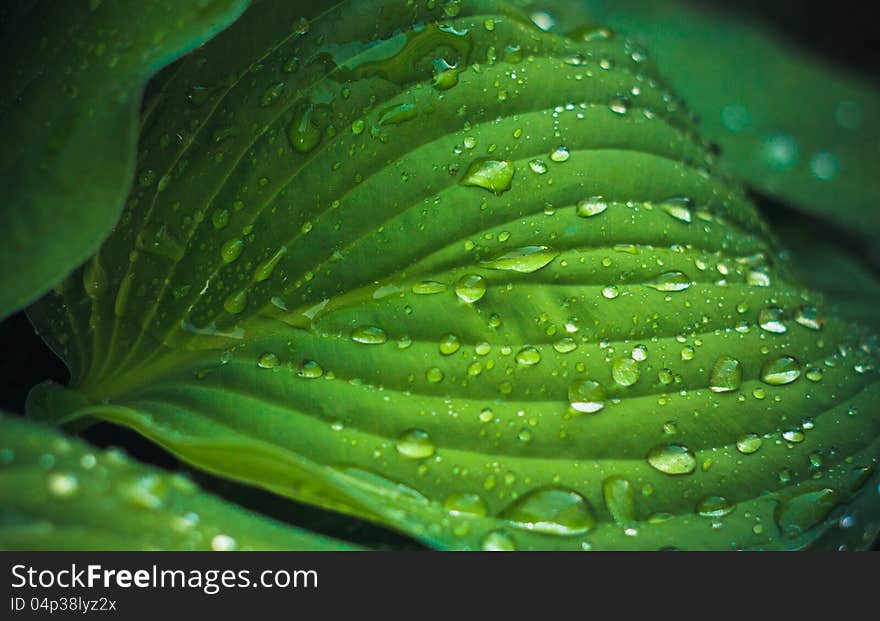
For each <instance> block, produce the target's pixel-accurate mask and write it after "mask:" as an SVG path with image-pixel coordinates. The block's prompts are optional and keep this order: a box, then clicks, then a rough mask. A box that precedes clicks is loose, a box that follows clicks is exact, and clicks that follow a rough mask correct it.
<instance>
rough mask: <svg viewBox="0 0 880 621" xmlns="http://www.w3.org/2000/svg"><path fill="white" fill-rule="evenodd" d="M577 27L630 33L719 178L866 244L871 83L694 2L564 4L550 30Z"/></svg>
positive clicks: (877, 136)
mask: <svg viewBox="0 0 880 621" xmlns="http://www.w3.org/2000/svg"><path fill="white" fill-rule="evenodd" d="M524 4H525V5H527V6H530V5H535V6H541V5H540V4H539V3H534V2H528V1H526V2H524ZM553 12H554V11H551V13H553ZM584 20H587V21H592V22H599V23H602V24H607V25H609V26H612V27H613V28H615V29H619V30H621V31H623V32H626V33H628V34H631V35H634V36H636V37H637V38H638V40H639V41H640V42H642V43H643V44H644V45H645V46H646V48H647V49H648V50H649V51H650V56H651V58H652V59H654V60H655V61H656V62H657V63H658V64H659V66H660V67H662V73H663V75H664V77H666V78H668V80H669V82H670V83H671V85H672V86H673V87H674V88H675V89H676V92H678V93H679V95H681V96H682V97H683V98H684V99H685V100H686V101H687V102H688V105H689V106H690V107H691V108H692V109H693V110H694V111H695V112H696V113H697V114H698V115H699V116H700V118H701V127H702V133H703V136H704V137H705V138H707V139H710V140H713V141H716V142H717V143H718V144H720V145H721V148H722V151H723V157H722V159H721V164H722V166H723V167H724V168H725V169H726V170H728V171H730V172H731V173H733V174H735V175H737V176H739V177H741V178H743V179H744V180H746V181H747V182H748V183H749V184H752V185H755V186H756V187H759V188H761V189H763V190H764V191H766V192H769V193H771V194H773V195H774V196H777V197H781V198H783V199H785V200H788V201H790V202H792V203H794V204H795V205H798V206H801V207H803V208H805V209H806V210H808V211H809V212H811V213H813V214H817V215H820V216H822V217H823V218H827V219H828V220H831V221H832V222H834V223H836V224H837V225H839V226H842V227H845V228H846V229H848V230H850V231H852V232H854V233H857V234H859V235H862V236H864V238H865V239H866V240H867V241H868V242H869V243H870V244H872V245H874V244H876V239H877V235H878V234H880V210H878V209H877V204H878V202H880V175H878V174H877V170H878V168H880V151H878V149H877V144H878V141H880V87H878V85H877V84H876V83H873V82H871V81H869V80H866V79H865V78H864V77H861V76H858V75H854V74H852V73H851V72H850V71H849V70H847V69H846V68H845V67H840V66H834V65H832V64H829V62H828V61H825V60H822V59H819V58H817V57H816V56H815V55H814V54H811V53H809V52H807V51H805V50H803V49H799V48H798V47H797V46H795V45H793V44H792V43H791V42H790V41H787V40H785V39H784V38H783V37H782V36H780V35H779V34H778V33H775V32H772V31H770V30H769V29H768V28H767V27H766V26H761V25H760V24H758V23H756V22H755V21H750V20H747V19H746V18H744V17H742V16H741V15H735V14H732V13H730V12H719V11H713V10H712V9H711V8H709V7H707V6H701V4H700V3H699V2H684V1H681V0H678V1H676V0H672V1H664V2H653V1H651V0H583V2H580V3H575V2H573V3H564V4H562V5H560V7H559V12H558V23H557V24H556V27H558V28H559V29H562V30H564V29H566V28H570V27H572V26H573V25H580V23H582V22H583V21H584ZM875 258H876V257H875Z"/></svg>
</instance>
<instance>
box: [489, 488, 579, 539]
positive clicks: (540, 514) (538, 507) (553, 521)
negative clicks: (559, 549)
mask: <svg viewBox="0 0 880 621" xmlns="http://www.w3.org/2000/svg"><path fill="white" fill-rule="evenodd" d="M499 517H501V518H502V519H504V520H507V521H509V522H510V523H511V524H512V525H514V526H516V527H518V528H523V529H526V530H531V531H535V532H539V533H545V534H549V535H579V534H583V533H586V532H588V531H589V530H590V529H592V528H593V525H594V524H595V523H596V519H595V518H594V517H593V512H592V510H591V509H590V505H589V504H588V503H587V501H586V499H585V498H584V497H583V496H581V495H580V494H578V493H577V492H575V491H572V490H569V489H564V488H559V487H546V488H542V489H538V490H534V491H532V492H529V493H528V494H526V495H524V496H522V497H521V498H519V499H517V500H515V501H514V502H513V503H512V504H510V505H509V506H508V507H507V508H506V509H505V510H504V511H502V513H501V515H500V516H499Z"/></svg>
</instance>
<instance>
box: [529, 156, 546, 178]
mask: <svg viewBox="0 0 880 621" xmlns="http://www.w3.org/2000/svg"><path fill="white" fill-rule="evenodd" d="M529 169H530V170H531V171H532V172H533V173H535V174H537V175H543V174H544V173H546V172H547V164H545V163H544V161H543V160H537V159H536V160H531V161H530V162H529Z"/></svg>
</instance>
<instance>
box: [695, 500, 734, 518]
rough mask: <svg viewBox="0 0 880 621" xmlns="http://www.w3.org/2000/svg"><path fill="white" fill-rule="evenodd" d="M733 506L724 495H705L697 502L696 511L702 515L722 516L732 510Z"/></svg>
mask: <svg viewBox="0 0 880 621" xmlns="http://www.w3.org/2000/svg"><path fill="white" fill-rule="evenodd" d="M733 509H734V506H733V505H732V504H730V502H729V501H728V500H727V498H725V497H724V496H707V497H706V498H703V499H702V500H701V501H700V502H698V503H697V513H698V514H700V515H702V516H703V517H713V518H718V517H723V516H725V515H728V514H730V513H732V512H733Z"/></svg>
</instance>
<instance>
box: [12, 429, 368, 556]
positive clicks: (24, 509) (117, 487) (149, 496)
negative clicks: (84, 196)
mask: <svg viewBox="0 0 880 621" xmlns="http://www.w3.org/2000/svg"><path fill="white" fill-rule="evenodd" d="M0 432H2V436H0V437H2V439H0V495H2V497H3V506H2V507H0V549H3V550H59V549H65V550H211V549H214V550H233V549H235V550H346V549H354V547H353V546H350V545H348V544H345V543H343V542H339V541H334V540H332V539H328V538H326V537H321V536H318V535H315V534H312V533H308V532H305V531H302V530H299V529H296V528H294V527H291V526H287V525H284V524H280V523H278V522H274V521H272V520H268V519H266V518H263V517H260V516H258V515H255V514H253V513H250V512H249V511H245V510H243V509H241V508H239V507H237V506H235V505H232V504H230V503H228V502H224V501H223V500H221V499H218V498H216V497H214V496H211V495H209V494H205V493H204V492H201V491H200V490H199V489H198V488H197V487H196V485H195V484H194V483H192V482H191V481H190V480H189V479H187V478H186V477H184V476H183V475H179V474H171V473H168V472H165V471H162V470H158V469H156V468H150V467H147V466H144V465H142V464H138V463H136V462H134V461H132V460H131V459H129V458H128V457H126V456H125V455H124V454H123V453H122V452H120V451H119V450H116V449H111V450H98V449H95V448H94V447H91V446H89V445H87V444H85V443H83V442H81V441H80V440H77V439H73V438H70V437H66V436H63V435H61V434H60V433H58V432H57V431H55V430H53V429H51V428H49V427H44V426H43V425H38V424H35V423H32V422H27V421H24V420H22V419H20V418H16V417H12V416H9V415H5V414H0Z"/></svg>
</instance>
